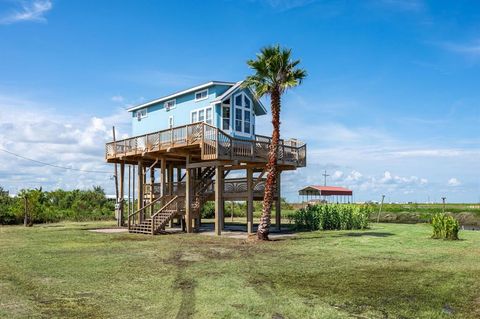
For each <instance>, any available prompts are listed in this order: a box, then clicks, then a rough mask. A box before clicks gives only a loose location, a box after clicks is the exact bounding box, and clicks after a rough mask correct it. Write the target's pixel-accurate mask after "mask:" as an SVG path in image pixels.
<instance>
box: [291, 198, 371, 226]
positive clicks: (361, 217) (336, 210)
mask: <svg viewBox="0 0 480 319" xmlns="http://www.w3.org/2000/svg"><path fill="white" fill-rule="evenodd" d="M371 213H372V210H371V208H370V207H368V206H358V205H342V204H328V205H309V206H307V207H306V208H302V209H300V210H298V211H296V212H295V214H294V215H293V221H294V223H295V225H296V228H297V229H305V230H341V229H343V230H349V229H365V228H367V227H368V218H369V216H370V214H371Z"/></svg>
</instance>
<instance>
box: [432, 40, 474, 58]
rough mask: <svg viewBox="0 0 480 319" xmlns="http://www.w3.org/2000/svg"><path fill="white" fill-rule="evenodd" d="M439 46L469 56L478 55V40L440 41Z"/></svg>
mask: <svg viewBox="0 0 480 319" xmlns="http://www.w3.org/2000/svg"><path fill="white" fill-rule="evenodd" d="M441 46H442V47H443V48H445V49H446V50H449V51H452V52H455V53H459V54H463V55H466V56H470V57H480V40H476V41H472V42H468V43H451V42H446V43H442V44H441Z"/></svg>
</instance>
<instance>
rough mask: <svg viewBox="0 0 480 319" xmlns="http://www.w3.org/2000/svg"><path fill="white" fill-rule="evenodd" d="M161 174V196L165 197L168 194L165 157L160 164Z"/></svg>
mask: <svg viewBox="0 0 480 319" xmlns="http://www.w3.org/2000/svg"><path fill="white" fill-rule="evenodd" d="M160 174H161V177H160V178H161V180H160V183H161V184H160V196H164V195H166V194H167V187H166V184H167V160H166V159H165V157H162V159H161V162H160Z"/></svg>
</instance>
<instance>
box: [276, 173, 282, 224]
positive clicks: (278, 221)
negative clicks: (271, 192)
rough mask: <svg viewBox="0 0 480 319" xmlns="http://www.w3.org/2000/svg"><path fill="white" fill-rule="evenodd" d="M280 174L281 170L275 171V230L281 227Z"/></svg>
mask: <svg viewBox="0 0 480 319" xmlns="http://www.w3.org/2000/svg"><path fill="white" fill-rule="evenodd" d="M281 175H282V171H278V173H277V200H276V202H275V226H276V228H277V230H280V229H281V227H282V225H281V224H282V213H281V210H282V198H281V196H280V195H281V189H280V185H281V184H282V183H281V179H280V176H281Z"/></svg>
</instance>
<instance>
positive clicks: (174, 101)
mask: <svg viewBox="0 0 480 319" xmlns="http://www.w3.org/2000/svg"><path fill="white" fill-rule="evenodd" d="M170 102H173V106H172V107H169V108H168V109H167V104H168V103H170ZM163 107H164V108H165V111H167V112H168V111H170V110H173V109H174V108H176V107H177V99H173V100H168V101H165V102H164V103H163Z"/></svg>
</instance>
